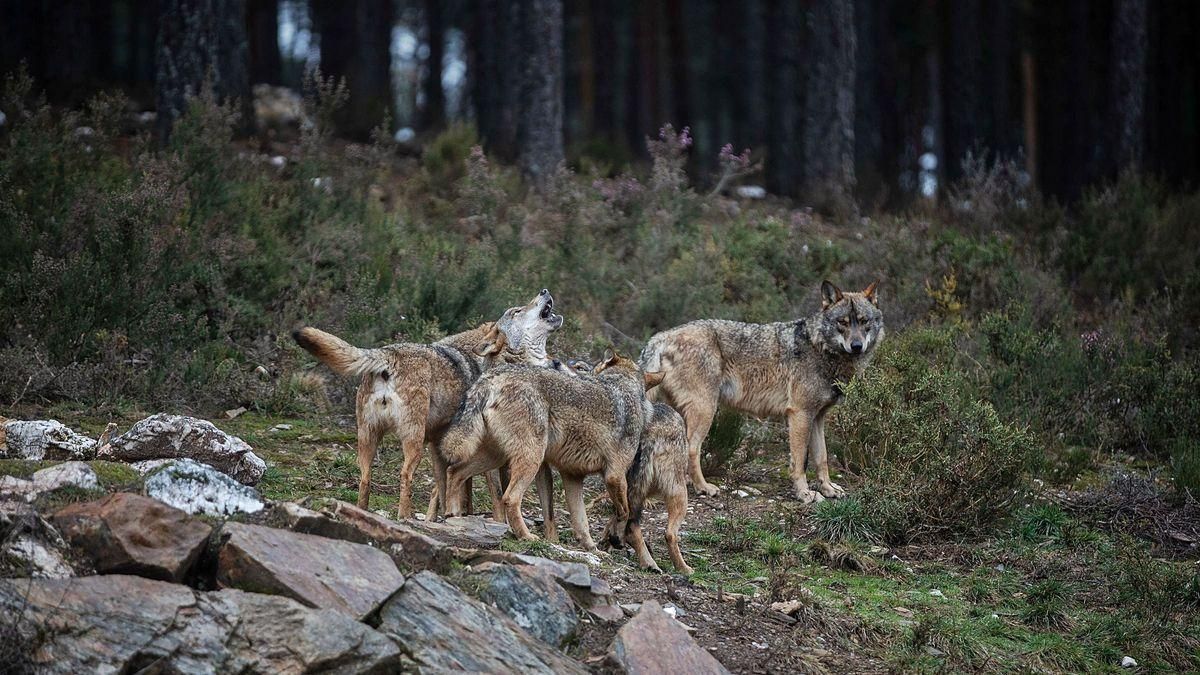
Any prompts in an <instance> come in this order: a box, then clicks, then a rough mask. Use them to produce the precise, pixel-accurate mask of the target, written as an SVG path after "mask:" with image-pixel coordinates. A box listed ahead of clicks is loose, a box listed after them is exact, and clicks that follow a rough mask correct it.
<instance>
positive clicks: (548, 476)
mask: <svg viewBox="0 0 1200 675" xmlns="http://www.w3.org/2000/svg"><path fill="white" fill-rule="evenodd" d="M537 491H538V501H539V502H541V504H542V529H543V531H544V532H545V534H546V541H552V542H555V543H557V542H558V523H557V522H555V520H554V474H553V473H550V465H549V464H545V463H543V464H542V468H540V469H538V475H537Z"/></svg>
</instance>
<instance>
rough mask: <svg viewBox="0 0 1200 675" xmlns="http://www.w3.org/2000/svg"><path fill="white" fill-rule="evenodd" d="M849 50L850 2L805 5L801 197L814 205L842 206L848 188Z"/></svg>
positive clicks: (851, 86) (850, 134) (851, 122)
mask: <svg viewBox="0 0 1200 675" xmlns="http://www.w3.org/2000/svg"><path fill="white" fill-rule="evenodd" d="M855 49H856V43H855V37H854V2H853V0H814V2H812V3H810V4H809V8H808V31H807V33H806V44H805V59H804V63H805V64H806V66H807V70H808V72H807V78H806V82H805V86H804V131H803V133H802V135H801V153H802V164H801V181H802V184H801V194H802V195H805V196H807V197H808V198H809V199H811V200H812V201H814V202H817V203H819V204H825V205H836V204H838V203H839V202H845V201H846V200H847V199H849V198H850V197H851V191H852V190H853V188H854V76H855V68H854V63H855V59H854V57H855Z"/></svg>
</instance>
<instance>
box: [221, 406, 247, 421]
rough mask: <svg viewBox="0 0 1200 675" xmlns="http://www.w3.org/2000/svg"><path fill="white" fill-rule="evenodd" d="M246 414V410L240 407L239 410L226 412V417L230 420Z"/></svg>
mask: <svg viewBox="0 0 1200 675" xmlns="http://www.w3.org/2000/svg"><path fill="white" fill-rule="evenodd" d="M244 412H246V409H245V408H244V407H242V406H238V407H237V408H233V409H231V410H226V411H225V417H226V418H228V419H233V418H235V417H237V416H238V415H241V414H242V413H244Z"/></svg>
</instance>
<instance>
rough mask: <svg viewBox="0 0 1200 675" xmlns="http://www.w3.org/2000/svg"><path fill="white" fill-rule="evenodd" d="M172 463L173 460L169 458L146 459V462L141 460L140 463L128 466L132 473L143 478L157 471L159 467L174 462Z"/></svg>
mask: <svg viewBox="0 0 1200 675" xmlns="http://www.w3.org/2000/svg"><path fill="white" fill-rule="evenodd" d="M174 461H175V460H174V459H172V458H170V457H164V458H163V459H147V460H143V461H141V462H134V463H133V464H130V465H129V466H130V467H131V468H132V469H133V470H134V471H136V472H138V474H140V475H142V476H145V475H146V474H148V473H150V472H151V471H153V470H155V469H157V468H158V467H160V466H162V465H164V464H170V463H171V462H174Z"/></svg>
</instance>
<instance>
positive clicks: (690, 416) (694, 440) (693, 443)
mask: <svg viewBox="0 0 1200 675" xmlns="http://www.w3.org/2000/svg"><path fill="white" fill-rule="evenodd" d="M681 412H683V422H684V425H685V426H686V427H687V435H688V475H689V476H690V477H691V479H692V485H693V486H694V487H695V488H696V494H698V495H703V496H707V497H713V496H715V495H716V494H717V493H718V492H720V490H719V489H718V488H717V486H715V485H713V484H712V483H709V482H708V481H706V480H704V471H702V470H701V469H700V448H701V446H703V445H704V437H705V436H707V435H708V430H709V428H710V427H712V422H713V417H715V416H716V414H717V400H716V398H713V399H712V400H708V401H697V400H693V401H689V402H688V403H687V405H684V406H683V407H682V410H681Z"/></svg>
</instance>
